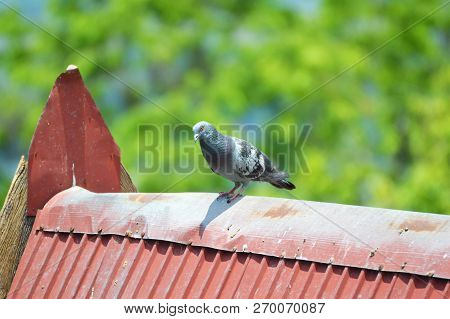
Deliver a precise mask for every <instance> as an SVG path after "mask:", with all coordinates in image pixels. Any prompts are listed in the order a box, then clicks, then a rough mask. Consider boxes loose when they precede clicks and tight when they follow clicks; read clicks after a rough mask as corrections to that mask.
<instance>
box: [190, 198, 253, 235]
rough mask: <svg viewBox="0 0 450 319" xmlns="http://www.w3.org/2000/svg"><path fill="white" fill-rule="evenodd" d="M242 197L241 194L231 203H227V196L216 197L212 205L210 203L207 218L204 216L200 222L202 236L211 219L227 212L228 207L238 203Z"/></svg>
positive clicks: (199, 231)
mask: <svg viewBox="0 0 450 319" xmlns="http://www.w3.org/2000/svg"><path fill="white" fill-rule="evenodd" d="M242 198H244V197H243V196H239V197H237V198H236V199H235V200H233V201H232V202H231V203H229V204H228V203H227V198H226V197H224V196H218V197H217V198H216V199H214V200H213V202H212V203H211V205H209V208H208V212H207V213H206V216H205V218H203V220H202V222H201V223H200V227H199V229H198V234H199V235H200V238H202V237H203V233H204V232H205V229H206V226H208V224H209V223H210V222H211V221H213V220H214V219H215V218H216V217H217V216H219V215H220V214H222V213H223V212H225V211H226V210H227V209H229V208H231V207H233V205H235V204H236V203H238V202H239V201H240V200H241V199H242Z"/></svg>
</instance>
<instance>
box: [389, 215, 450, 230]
mask: <svg viewBox="0 0 450 319" xmlns="http://www.w3.org/2000/svg"><path fill="white" fill-rule="evenodd" d="M445 224H446V222H445V223H436V222H430V221H428V220H425V219H419V218H417V219H409V220H406V221H404V222H402V223H401V224H400V225H398V226H396V225H395V224H394V223H391V224H390V225H389V226H390V227H391V228H394V229H399V230H402V231H403V232H406V231H414V232H424V231H428V232H434V231H439V230H440V229H441V228H442V227H443V226H444V225H445Z"/></svg>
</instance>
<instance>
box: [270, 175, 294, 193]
mask: <svg viewBox="0 0 450 319" xmlns="http://www.w3.org/2000/svg"><path fill="white" fill-rule="evenodd" d="M288 177H289V175H288V174H287V173H286V172H280V171H275V172H273V173H272V174H270V175H269V176H268V178H266V181H267V182H269V183H270V184H272V185H273V186H275V187H277V188H284V189H288V190H293V189H295V185H294V184H292V183H291V182H289V181H288V180H287V179H288Z"/></svg>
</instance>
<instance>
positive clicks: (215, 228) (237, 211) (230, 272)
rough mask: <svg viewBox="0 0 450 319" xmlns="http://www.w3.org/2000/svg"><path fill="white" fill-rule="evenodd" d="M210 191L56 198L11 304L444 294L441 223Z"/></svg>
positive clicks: (445, 244)
mask: <svg viewBox="0 0 450 319" xmlns="http://www.w3.org/2000/svg"><path fill="white" fill-rule="evenodd" d="M216 196H217V195H215V194H95V193H90V192H88V191H86V190H84V189H81V188H79V187H74V188H71V189H69V190H67V191H64V192H62V193H59V194H58V195H56V196H55V197H54V198H53V199H51V200H50V202H49V203H47V205H46V206H45V207H44V209H43V211H41V212H39V213H38V215H37V219H36V222H35V228H36V231H35V232H34V233H33V234H32V235H31V236H30V239H29V242H28V245H27V248H26V250H25V252H24V255H23V257H22V260H21V262H20V265H19V268H18V271H17V273H16V276H15V278H14V281H13V284H12V286H11V289H10V292H9V295H8V297H9V298H31V297H32V298H35V297H36V298H40V297H46V298H55V297H59V298H72V297H77V298H91V297H92V298H117V297H120V298H148V297H153V298H166V297H171V298H181V297H187V298H200V297H208V298H216V297H221V298H231V297H234V298H266V297H267V298H316V297H317V298H372V297H374V298H403V297H409V298H424V297H428V298H448V297H449V295H450V284H449V280H448V279H449V278H450V277H449V274H450V265H449V260H448V257H447V255H446V254H447V252H449V251H450V249H449V247H450V243H449V238H450V236H449V233H450V230H449V223H448V220H449V218H448V217H447V216H440V215H433V214H420V213H412V212H401V211H392V210H385V209H372V208H365V207H355V206H345V205H334V204H323V203H314V202H302V201H292V200H285V199H274V198H258V197H249V196H247V197H244V198H243V199H242V200H240V201H238V202H236V203H235V204H234V205H232V206H230V205H226V204H225V203H224V202H223V201H216V200H215V198H216ZM381 268H382V269H383V271H379V269H381ZM371 269H374V270H371ZM418 274H420V275H418ZM425 274H428V276H424V275H425ZM430 276H434V278H432V277H430ZM436 277H440V278H436Z"/></svg>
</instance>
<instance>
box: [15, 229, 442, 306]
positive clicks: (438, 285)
mask: <svg viewBox="0 0 450 319" xmlns="http://www.w3.org/2000/svg"><path fill="white" fill-rule="evenodd" d="M449 297H450V281H449V280H446V279H439V278H431V277H424V276H418V275H412V274H407V273H397V272H394V273H392V272H384V271H375V270H368V269H361V268H354V267H345V266H337V265H330V264H323V263H316V262H310V261H304V260H294V259H286V258H278V257H271V256H263V255H259V254H253V253H237V252H228V251H222V250H216V249H212V248H205V247H195V246H192V245H184V244H177V243H172V242H167V241H156V240H150V239H135V238H130V237H124V236H118V235H86V234H77V233H70V234H69V233H61V232H51V231H40V230H38V231H35V232H33V234H32V235H31V236H30V240H29V242H28V245H27V248H26V250H25V253H24V255H23V257H22V260H21V263H20V266H19V268H18V270H17V274H16V276H15V278H14V282H13V285H12V286H11V289H10V291H9V294H8V298H277V299H279V298H449Z"/></svg>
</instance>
